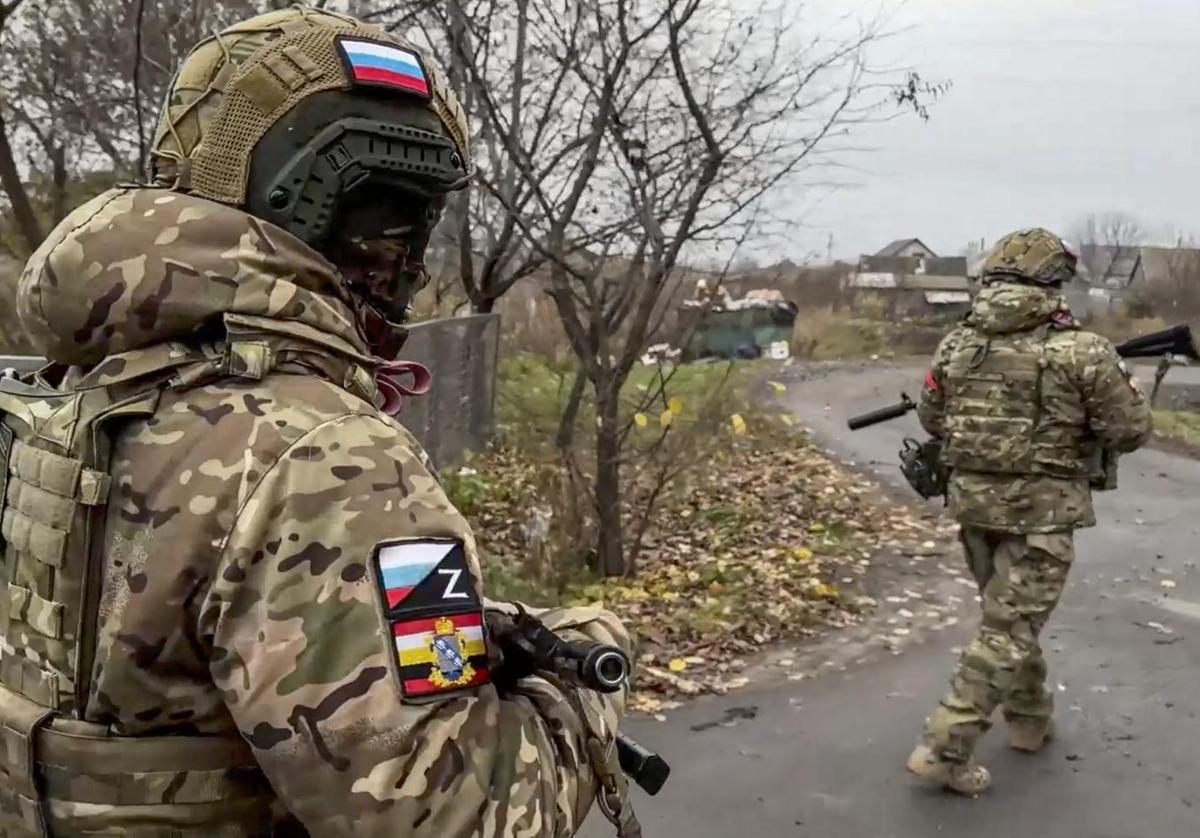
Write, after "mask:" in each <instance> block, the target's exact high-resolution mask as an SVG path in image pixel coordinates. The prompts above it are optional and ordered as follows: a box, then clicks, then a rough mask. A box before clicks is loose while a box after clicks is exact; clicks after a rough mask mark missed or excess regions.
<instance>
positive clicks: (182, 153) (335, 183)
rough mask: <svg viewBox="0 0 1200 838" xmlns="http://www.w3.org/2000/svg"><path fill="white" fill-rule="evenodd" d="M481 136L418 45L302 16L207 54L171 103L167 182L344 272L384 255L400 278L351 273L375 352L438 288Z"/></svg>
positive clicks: (225, 39)
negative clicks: (432, 246) (451, 205)
mask: <svg viewBox="0 0 1200 838" xmlns="http://www.w3.org/2000/svg"><path fill="white" fill-rule="evenodd" d="M467 131H468V126H467V118H466V114H465V113H464V112H463V109H462V107H461V106H460V104H459V102H458V98H457V97H456V96H455V95H454V93H453V92H452V91H451V90H450V87H449V84H448V81H447V79H446V77H445V75H444V74H443V73H442V71H441V69H440V68H439V67H437V66H436V65H435V64H434V63H433V62H432V61H430V60H429V58H428V57H427V56H425V55H424V54H422V52H421V51H420V50H419V49H417V47H415V46H414V45H413V44H411V43H409V42H408V41H406V40H405V39H403V38H401V37H399V36H397V35H394V34H392V33H390V32H387V31H385V30H383V29H381V28H379V27H376V26H372V25H370V24H366V23H363V22H361V21H359V20H357V19H355V18H352V17H348V16H346V15H342V14H337V13H334V12H328V11H324V10H319V9H313V8H308V7H303V6H296V7H293V8H291V9H287V10H284V11H276V12H270V13H267V14H264V15H260V16H258V17H255V18H252V19H250V20H247V21H244V22H242V23H239V24H236V25H234V26H231V27H229V28H228V29H226V30H224V31H223V32H221V33H219V34H217V35H214V36H213V37H211V38H209V39H207V40H205V41H202V42H201V43H200V44H199V45H197V46H196V48H195V49H194V50H193V51H192V52H191V54H190V55H189V56H188V57H187V59H186V60H185V61H184V62H183V64H182V65H181V66H180V69H179V71H178V73H177V74H176V76H175V79H174V81H173V82H172V84H171V88H170V90H169V92H168V94H167V97H166V100H165V101H164V103H163V107H162V112H161V114H160V120H159V126H158V130H157V132H156V134H155V138H154V145H153V148H152V150H151V175H152V177H153V179H154V182H155V183H156V184H158V185H159V186H164V187H166V188H170V189H177V190H182V191H186V192H189V193H191V194H194V195H198V196H200V197H203V198H207V199H209V200H212V201H219V202H221V203H224V204H231V205H233V206H237V207H240V208H242V209H244V210H245V211H246V212H248V213H250V214H251V215H254V216H256V217H258V218H261V219H264V220H266V221H269V222H271V223H273V224H275V225H277V226H279V227H282V228H284V229H285V230H287V231H288V232H290V233H292V234H293V235H295V236H296V237H297V238H299V239H301V240H302V241H304V242H306V243H307V244H309V245H310V246H312V247H314V248H316V249H317V250H318V251H321V252H322V253H323V254H324V255H325V256H326V257H328V258H331V259H333V261H335V262H338V261H339V258H338V257H339V256H345V255H346V254H347V253H350V254H354V253H360V252H361V253H366V252H368V251H370V250H371V248H375V247H377V246H378V247H380V248H381V251H380V252H381V253H382V255H381V256H379V255H373V256H371V257H369V258H372V259H374V260H375V262H376V263H378V264H382V265H390V267H387V268H379V269H375V268H367V269H365V276H366V278H365V279H364V277H363V276H354V271H350V272H349V273H348V274H347V285H348V286H349V288H350V289H351V291H352V292H354V297H355V299H357V300H358V301H359V302H360V303H363V304H364V305H361V306H360V310H359V315H360V317H361V318H362V320H363V324H364V332H366V333H367V334H368V341H369V342H371V343H372V344H373V345H374V344H375V340H374V339H373V338H372V337H371V336H372V335H375V336H380V335H384V334H385V333H386V332H387V331H388V330H389V324H390V326H391V327H397V326H398V325H399V324H400V323H402V322H403V320H404V318H405V314H406V312H407V309H408V302H409V300H410V299H411V297H412V295H413V294H415V293H416V292H417V291H418V290H420V288H421V287H422V286H423V285H424V284H425V282H426V280H427V275H426V273H425V264H424V254H425V249H426V247H427V245H428V243H429V237H430V233H431V232H432V230H433V228H434V226H436V224H437V222H438V219H439V218H440V216H441V210H442V207H443V206H444V204H445V197H446V195H447V193H449V192H451V191H453V190H456V189H460V188H462V187H464V186H465V185H466V184H467V181H468V180H469V177H470V147H469V142H468V139H467ZM364 258H368V257H364ZM353 264H356V263H355V262H350V263H346V262H344V261H343V263H342V264H339V267H341V268H342V269H343V272H344V273H346V272H347V268H348V266H349V265H353ZM380 339H381V340H382V339H383V338H380ZM401 339H402V336H401Z"/></svg>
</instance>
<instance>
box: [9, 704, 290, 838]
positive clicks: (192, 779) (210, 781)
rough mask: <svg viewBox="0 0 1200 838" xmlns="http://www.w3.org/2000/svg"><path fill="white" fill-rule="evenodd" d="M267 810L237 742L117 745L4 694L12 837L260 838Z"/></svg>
mask: <svg viewBox="0 0 1200 838" xmlns="http://www.w3.org/2000/svg"><path fill="white" fill-rule="evenodd" d="M269 801H270V795H269V789H268V786H267V783H266V781H265V779H264V778H263V776H262V774H261V772H260V771H259V770H258V767H257V765H256V764H255V761H254V757H253V754H252V753H251V751H250V748H249V746H248V745H246V743H245V742H243V741H242V740H241V739H240V738H229V739H225V738H215V737H198V736H163V737H137V738H133V737H114V736H110V735H108V732H107V729H106V728H105V727H104V726H102V725H94V724H89V723H86V722H79V721H73V720H68V719H62V718H55V717H54V714H53V713H52V711H51V710H50V709H49V708H46V707H42V706H40V705H38V704H37V703H35V702H33V701H30V700H29V699H27V698H24V697H23V696H21V695H18V694H17V693H14V692H13V691H11V690H8V689H5V688H3V687H0V833H2V834H4V835H6V836H19V838H48V836H55V835H80V834H92V833H96V834H113V835H122V836H135V838H150V836H179V838H183V837H184V836H186V838H200V837H201V836H209V835H216V836H220V835H236V836H248V835H263V834H269V823H270V817H271V815H270V805H269ZM102 830H108V831H103V832H101V831H102Z"/></svg>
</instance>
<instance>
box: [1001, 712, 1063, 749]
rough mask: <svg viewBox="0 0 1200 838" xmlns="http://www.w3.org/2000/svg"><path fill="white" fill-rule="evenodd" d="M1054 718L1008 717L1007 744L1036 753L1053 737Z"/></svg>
mask: <svg viewBox="0 0 1200 838" xmlns="http://www.w3.org/2000/svg"><path fill="white" fill-rule="evenodd" d="M1054 733H1055V731H1054V719H1009V722H1008V745H1009V747H1010V748H1013V749H1014V750H1017V751H1023V752H1025V753H1027V754H1036V753H1038V752H1039V751H1041V750H1042V748H1044V747H1046V745H1047V744H1049V743H1050V742H1051V741H1052V740H1053V739H1054Z"/></svg>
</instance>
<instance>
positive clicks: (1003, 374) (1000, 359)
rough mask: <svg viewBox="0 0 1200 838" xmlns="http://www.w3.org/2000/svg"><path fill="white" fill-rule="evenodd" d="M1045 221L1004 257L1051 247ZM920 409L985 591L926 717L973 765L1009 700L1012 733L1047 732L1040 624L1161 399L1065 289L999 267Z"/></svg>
mask: <svg viewBox="0 0 1200 838" xmlns="http://www.w3.org/2000/svg"><path fill="white" fill-rule="evenodd" d="M1039 232H1040V231H1024V234H1025V238H1024V239H1020V238H1017V237H1010V239H1012V238H1017V244H1016V245H1013V243H1012V242H1011V241H1010V240H1009V239H1006V240H1004V241H1002V242H1001V244H1000V245H998V247H997V251H999V254H998V255H997V254H993V257H992V261H993V263H995V262H996V261H999V260H1000V259H1002V258H1003V257H1004V256H1005V255H1006V254H1005V251H1004V245H1005V243H1006V242H1007V243H1008V244H1009V251H1008V253H1009V254H1010V255H1011V254H1012V253H1013V252H1014V251H1015V252H1016V253H1017V254H1018V258H1019V257H1021V256H1024V254H1025V249H1024V248H1025V246H1026V245H1027V244H1028V241H1029V240H1030V239H1032V240H1033V241H1034V242H1035V245H1036V246H1041V242H1042V238H1041V236H1040V235H1034V234H1037V233H1039ZM1020 235H1021V234H1018V237H1019V236H1020ZM1046 235H1047V236H1048V235H1049V234H1046ZM1055 241H1057V239H1055ZM1001 264H1003V262H1002V261H1001ZM1071 264H1072V269H1073V262H1072V263H1071ZM918 415H919V417H920V420H921V423H922V425H923V426H924V427H925V429H926V430H927V431H928V432H929V433H930V434H932V435H934V436H935V437H938V438H940V439H942V440H943V443H944V449H943V452H944V457H945V462H946V464H947V465H948V466H949V467H950V469H951V477H950V482H949V492H948V503H949V506H950V510H951V512H952V513H953V514H954V516H955V517H956V518H957V520H958V521H959V522H960V524H961V525H962V531H961V539H962V542H963V546H964V548H965V552H966V556H967V561H968V564H969V565H970V567H971V570H972V572H973V574H974V575H975V578H976V580H977V582H978V583H979V586H980V590H981V592H982V594H983V622H982V627H981V629H980V633H979V636H978V637H977V638H976V639H975V640H974V641H973V642H972V643H971V644H970V645H969V646H968V647H967V648H966V649H965V650H964V651H963V654H962V657H961V659H960V661H959V665H958V668H957V670H956V672H955V674H954V677H953V679H952V682H951V683H952V689H951V691H950V693H949V695H947V696H946V697H945V698H944V699H943V700H942V702H941V704H940V706H939V707H938V708H937V709H936V710H935V711H934V712H933V714H932V715H931V716H930V717H929V718H928V720H927V722H926V742H927V745H928V747H929V750H930V751H931V752H932V755H933V757H934V758H936V759H938V760H941V761H944V762H947V763H952V764H966V763H967V761H968V760H969V759H970V757H971V754H972V751H973V749H974V746H975V743H976V741H977V740H978V739H979V737H980V736H982V735H983V733H984V732H986V731H987V729H988V728H989V726H990V719H991V716H992V713H993V712H994V710H995V709H996V708H997V707H998V706H1000V705H1001V704H1003V706H1004V712H1005V716H1006V717H1007V718H1008V720H1009V721H1010V723H1012V724H1013V725H1014V726H1015V727H1014V730H1015V731H1018V733H1017V735H1016V736H1015V737H1014V744H1016V743H1017V742H1018V741H1019V737H1020V731H1022V730H1025V731H1032V732H1033V734H1034V739H1035V740H1036V741H1035V742H1033V745H1034V746H1036V745H1039V744H1040V741H1041V739H1040V737H1041V736H1042V735H1044V734H1045V732H1046V731H1047V729H1048V723H1049V719H1050V716H1051V713H1052V711H1053V699H1052V696H1051V693H1050V692H1049V691H1048V690H1047V689H1046V688H1045V684H1044V682H1045V678H1046V664H1045V660H1044V658H1043V656H1042V651H1041V648H1040V646H1039V644H1038V635H1039V633H1040V632H1041V630H1042V628H1043V626H1044V625H1045V623H1046V620H1047V619H1048V618H1049V616H1050V613H1051V611H1052V610H1053V608H1054V606H1055V605H1056V604H1057V602H1058V599H1059V596H1060V595H1061V593H1062V591H1063V586H1064V584H1065V582H1066V578H1067V573H1068V571H1069V569H1070V567H1071V564H1072V562H1073V560H1074V548H1073V543H1072V533H1073V531H1074V530H1075V529H1077V528H1080V527H1088V526H1092V525H1094V524H1095V514H1094V512H1093V509H1092V501H1091V485H1092V484H1093V483H1094V482H1096V481H1097V480H1099V479H1100V477H1101V471H1100V469H1101V461H1102V457H1103V456H1104V455H1105V452H1107V454H1108V455H1112V454H1115V453H1119V452H1128V451H1132V450H1134V449H1136V448H1137V447H1138V446H1140V445H1141V444H1142V443H1143V442H1145V440H1146V438H1147V437H1148V436H1149V433H1150V430H1151V417H1150V408H1149V405H1148V403H1147V401H1146V399H1145V398H1144V397H1143V396H1142V393H1141V392H1140V391H1139V390H1138V388H1137V385H1136V384H1135V383H1134V382H1133V380H1132V379H1131V378H1130V376H1129V375H1128V374H1127V372H1126V371H1125V368H1124V365H1123V363H1122V362H1121V360H1120V358H1119V357H1118V356H1117V354H1116V351H1115V349H1114V348H1113V346H1112V345H1111V344H1110V343H1109V342H1108V341H1107V340H1106V339H1104V338H1102V337H1100V336H1098V335H1095V334H1092V333H1089V332H1084V331H1080V330H1079V328H1078V326H1077V325H1076V323H1075V321H1074V319H1073V318H1072V317H1071V315H1070V312H1069V310H1068V308H1067V306H1066V303H1065V301H1064V300H1063V298H1062V297H1061V295H1060V294H1059V293H1057V292H1056V291H1055V290H1053V289H1052V288H1047V287H1040V286H1038V285H1035V284H1030V283H1029V282H1018V281H1016V278H1012V277H1008V276H1004V275H1000V276H998V277H996V278H995V279H993V280H991V281H990V282H989V283H988V284H987V285H986V286H985V287H984V288H983V289H982V290H981V292H980V294H979V296H978V298H977V300H976V301H975V304H974V306H973V309H972V312H971V314H970V315H969V316H968V318H967V320H966V322H965V323H964V324H963V325H962V326H960V327H959V328H957V329H955V330H954V331H953V332H951V333H950V334H949V335H947V337H946V338H945V339H944V340H943V341H942V343H941V345H940V346H939V347H938V350H937V353H936V355H935V356H934V360H933V366H932V369H931V371H930V373H929V375H928V377H927V379H926V387H925V389H924V392H923V394H922V398H921V403H920V405H919V411H918Z"/></svg>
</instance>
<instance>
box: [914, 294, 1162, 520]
mask: <svg viewBox="0 0 1200 838" xmlns="http://www.w3.org/2000/svg"><path fill="white" fill-rule="evenodd" d="M925 385H926V386H925V388H924V390H923V392H922V396H921V402H920V404H919V406H918V416H919V417H920V420H921V424H922V425H923V426H924V428H925V430H927V431H928V432H929V433H930V434H932V435H934V436H935V437H938V438H940V439H942V440H943V442H944V444H945V450H946V452H947V457H948V460H949V461H950V464H951V465H952V467H953V472H952V474H951V478H950V486H949V492H948V496H947V497H948V502H949V505H950V508H951V510H952V511H953V513H954V514H955V516H956V517H957V518H958V520H959V521H960V522H962V523H964V524H969V525H971V526H976V527H983V528H987V529H994V530H1002V531H1007V532H1023V533H1037V532H1054V531H1060V530H1067V529H1074V528H1077V527H1087V526H1091V525H1093V524H1095V513H1094V511H1093V508H1092V500H1091V487H1090V481H1091V480H1093V479H1095V478H1097V477H1099V469H1100V464H1101V456H1102V454H1103V453H1104V452H1108V453H1110V454H1115V453H1123V452H1128V451H1132V450H1134V449H1136V448H1137V447H1138V446H1140V445H1141V444H1142V443H1144V442H1145V441H1146V439H1147V437H1148V436H1149V434H1150V430H1151V415H1150V406H1149V404H1148V402H1147V400H1146V399H1145V398H1144V397H1143V395H1142V393H1141V391H1140V390H1139V389H1138V386H1137V384H1136V382H1135V381H1134V380H1133V379H1132V378H1131V377H1130V375H1129V373H1128V372H1127V370H1126V369H1125V365H1124V364H1123V363H1122V362H1121V359H1120V358H1119V357H1118V356H1117V353H1116V350H1115V349H1114V348H1113V346H1112V344H1111V343H1110V342H1109V341H1108V340H1106V339H1105V338H1103V337H1101V336H1099V335H1096V334H1093V333H1091V332H1085V331H1080V330H1079V328H1078V326H1077V325H1076V323H1075V321H1074V319H1073V318H1072V317H1071V315H1070V311H1069V310H1068V308H1067V306H1066V303H1065V301H1064V300H1063V299H1062V297H1061V296H1060V295H1058V294H1057V293H1054V292H1052V291H1049V290H1047V289H1044V288H1039V287H1035V286H1030V285H1020V284H1015V283H997V284H993V285H989V286H987V287H985V288H984V289H983V290H982V291H981V292H980V293H979V296H978V298H977V299H976V301H975V304H974V306H973V309H972V311H971V313H970V314H969V315H968V317H967V319H966V320H965V321H964V322H963V324H962V325H960V326H959V327H958V328H956V329H954V330H953V331H952V332H950V334H948V335H947V336H946V337H945V338H944V339H943V340H942V342H941V345H940V346H939V347H938V349H937V352H936V354H935V355H934V359H933V364H932V368H931V369H930V372H929V374H928V376H927V377H926V382H925Z"/></svg>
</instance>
